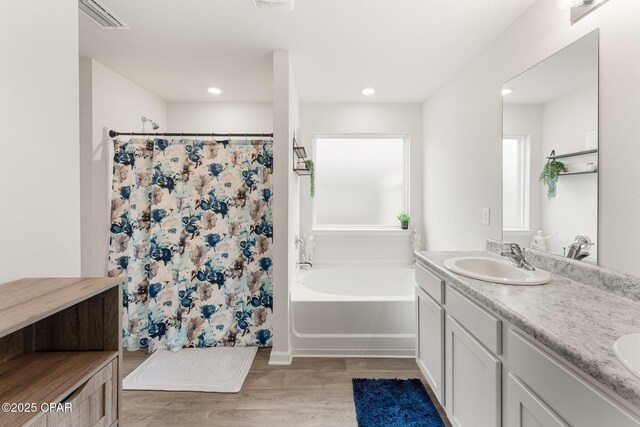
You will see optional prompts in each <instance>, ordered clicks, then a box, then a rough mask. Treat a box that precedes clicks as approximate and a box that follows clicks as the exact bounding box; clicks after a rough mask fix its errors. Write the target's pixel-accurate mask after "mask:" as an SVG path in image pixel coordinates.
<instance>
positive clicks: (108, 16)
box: [78, 0, 129, 30]
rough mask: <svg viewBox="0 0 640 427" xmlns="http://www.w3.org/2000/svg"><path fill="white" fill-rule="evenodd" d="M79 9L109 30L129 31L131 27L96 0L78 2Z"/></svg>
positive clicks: (80, 0) (79, 0)
mask: <svg viewBox="0 0 640 427" xmlns="http://www.w3.org/2000/svg"><path fill="white" fill-rule="evenodd" d="M78 7H79V8H80V10H81V11H83V12H84V14H85V15H87V16H88V17H89V18H91V19H93V21H94V22H95V23H96V24H98V25H100V26H101V27H102V28H105V29H108V30H128V29H129V26H128V25H127V24H126V23H125V22H124V21H123V20H122V19H120V18H118V17H117V16H116V15H115V14H114V13H113V12H111V11H110V10H109V9H108V8H107V7H106V6H105V5H104V4H102V3H100V2H98V1H96V0H78Z"/></svg>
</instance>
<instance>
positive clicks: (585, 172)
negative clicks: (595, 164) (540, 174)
mask: <svg viewBox="0 0 640 427" xmlns="http://www.w3.org/2000/svg"><path fill="white" fill-rule="evenodd" d="M589 173H598V169H596V170H594V171H580V172H562V173H561V174H559V176H567V175H585V174H589Z"/></svg>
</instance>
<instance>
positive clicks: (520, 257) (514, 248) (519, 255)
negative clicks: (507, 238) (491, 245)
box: [500, 243, 535, 271]
mask: <svg viewBox="0 0 640 427" xmlns="http://www.w3.org/2000/svg"><path fill="white" fill-rule="evenodd" d="M505 245H506V246H507V247H508V248H509V251H508V252H506V251H505V252H500V255H502V256H504V257H507V258H509V259H510V260H511V262H513V265H515V266H516V267H518V268H524V269H525V270H529V271H535V267H534V266H533V265H531V264H529V262H527V260H526V258H525V255H524V251H523V250H522V248H521V247H520V245H518V244H517V243H505Z"/></svg>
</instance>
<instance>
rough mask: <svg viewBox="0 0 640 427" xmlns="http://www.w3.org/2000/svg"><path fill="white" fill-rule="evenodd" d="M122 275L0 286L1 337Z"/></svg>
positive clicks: (110, 285)
mask: <svg viewBox="0 0 640 427" xmlns="http://www.w3.org/2000/svg"><path fill="white" fill-rule="evenodd" d="M123 282H124V279H123V278H116V277H113V278H106V277H104V278H56V279H44V278H42V279H21V280H16V281H13V282H9V283H5V284H3V285H0V337H3V336H5V335H9V334H10V333H12V332H14V331H17V330H19V329H21V328H24V327H25V326H27V325H31V324H33V323H35V322H37V321H39V320H41V319H44V318H46V317H49V316H51V315H52V314H54V313H57V312H59V311H62V310H64V309H65V308H68V307H71V306H72V305H75V304H77V303H78V302H80V301H83V300H86V299H88V298H91V297H92V296H94V295H98V294H99V293H102V292H104V291H106V290H108V289H111V288H113V287H115V286H118V285H119V284H121V283H123Z"/></svg>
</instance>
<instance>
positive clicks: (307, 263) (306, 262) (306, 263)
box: [296, 261, 313, 268]
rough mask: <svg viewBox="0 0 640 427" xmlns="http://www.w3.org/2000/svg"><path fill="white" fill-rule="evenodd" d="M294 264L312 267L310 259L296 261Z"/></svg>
mask: <svg viewBox="0 0 640 427" xmlns="http://www.w3.org/2000/svg"><path fill="white" fill-rule="evenodd" d="M296 265H297V266H298V267H309V268H312V267H313V264H312V263H311V261H298V262H296Z"/></svg>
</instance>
